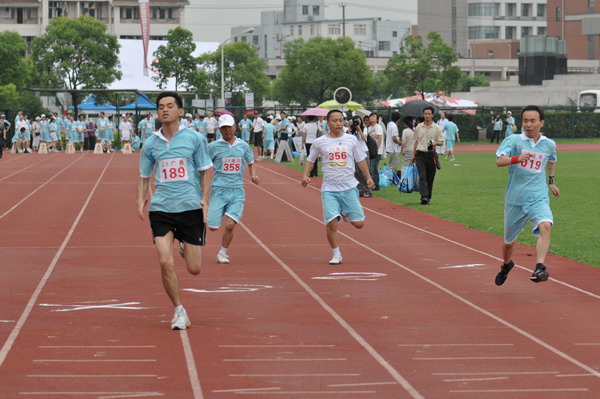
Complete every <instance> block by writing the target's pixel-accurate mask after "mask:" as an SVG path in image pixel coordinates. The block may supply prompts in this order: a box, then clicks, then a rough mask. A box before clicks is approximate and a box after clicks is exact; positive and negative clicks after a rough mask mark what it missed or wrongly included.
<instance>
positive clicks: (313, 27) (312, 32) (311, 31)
mask: <svg viewBox="0 0 600 399" xmlns="http://www.w3.org/2000/svg"><path fill="white" fill-rule="evenodd" d="M310 35H311V36H314V35H315V26H314V25H311V26H310Z"/></svg>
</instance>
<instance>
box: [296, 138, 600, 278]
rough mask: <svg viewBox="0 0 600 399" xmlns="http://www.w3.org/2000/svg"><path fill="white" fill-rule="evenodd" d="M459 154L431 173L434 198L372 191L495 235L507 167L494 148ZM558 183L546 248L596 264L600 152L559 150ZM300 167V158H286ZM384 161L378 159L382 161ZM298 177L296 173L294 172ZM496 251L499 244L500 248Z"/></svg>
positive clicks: (525, 237) (599, 254)
mask: <svg viewBox="0 0 600 399" xmlns="http://www.w3.org/2000/svg"><path fill="white" fill-rule="evenodd" d="M458 151H459V152H458V153H457V160H456V161H454V162H448V161H444V160H443V159H442V162H443V164H442V169H441V170H440V171H438V174H437V175H436V179H435V185H434V192H433V198H432V203H431V205H429V206H422V205H420V204H419V199H420V196H419V194H418V193H412V194H401V193H400V192H399V191H398V189H397V188H396V187H395V186H391V187H384V188H381V190H380V191H378V192H375V195H376V196H377V197H380V198H384V199H387V200H389V201H393V202H396V203H398V204H401V205H404V206H407V207H409V208H414V209H417V210H420V211H423V212H427V213H430V214H432V215H435V216H438V217H441V218H443V219H446V220H451V221H453V222H457V223H460V224H462V225H464V226H467V227H470V228H473V229H476V230H480V231H484V232H486V233H490V234H494V235H497V236H502V235H503V210H504V190H505V188H506V181H507V179H508V169H507V168H498V167H496V163H495V155H494V154H480V153H476V154H461V153H460V147H459V148H458ZM558 158H559V159H558V163H557V164H556V172H555V173H556V185H557V186H558V188H559V189H560V191H561V196H560V197H559V198H554V197H553V196H552V195H550V203H551V207H552V211H553V213H554V228H553V231H552V243H551V245H550V252H552V253H555V254H558V255H561V256H564V257H566V258H570V259H574V260H577V261H579V262H583V263H587V264H590V265H593V266H596V267H600V245H599V243H598V239H599V234H598V231H599V230H600V229H599V226H600V206H599V205H598V201H600V185H599V184H597V182H598V180H599V179H598V177H597V175H598V170H600V154H598V153H596V152H563V153H560V152H559V154H558ZM285 165H288V166H290V167H293V168H295V169H297V170H301V166H300V165H299V164H298V159H294V163H293V164H292V163H285ZM382 165H383V163H380V166H382ZM298 178H300V175H299V176H298ZM530 226H531V225H530V224H527V226H526V228H525V231H523V232H522V233H521V235H520V236H519V242H520V243H523V244H526V245H531V246H534V245H535V237H533V236H532V235H531V233H530V231H531V227H530ZM498 255H500V248H499V249H498Z"/></svg>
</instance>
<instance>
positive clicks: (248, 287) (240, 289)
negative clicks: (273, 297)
mask: <svg viewBox="0 0 600 399" xmlns="http://www.w3.org/2000/svg"><path fill="white" fill-rule="evenodd" d="M269 288H273V286H271V285H263V284H229V285H226V286H223V287H219V288H216V289H214V290H207V289H198V288H183V289H182V291H188V292H197V293H202V294H214V293H233V292H234V293H244V292H255V291H260V290H266V289H269Z"/></svg>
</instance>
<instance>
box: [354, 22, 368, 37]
mask: <svg viewBox="0 0 600 399" xmlns="http://www.w3.org/2000/svg"><path fill="white" fill-rule="evenodd" d="M354 34H355V35H361V36H365V35H366V34H367V25H363V24H355V25H354Z"/></svg>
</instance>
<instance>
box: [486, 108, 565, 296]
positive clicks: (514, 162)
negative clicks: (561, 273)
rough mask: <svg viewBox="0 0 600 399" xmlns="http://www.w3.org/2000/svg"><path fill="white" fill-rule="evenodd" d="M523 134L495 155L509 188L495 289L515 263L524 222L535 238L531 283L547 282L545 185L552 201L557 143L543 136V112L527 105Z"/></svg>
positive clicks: (505, 143)
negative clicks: (519, 236) (534, 260)
mask: <svg viewBox="0 0 600 399" xmlns="http://www.w3.org/2000/svg"><path fill="white" fill-rule="evenodd" d="M522 119H523V128H524V130H525V131H524V133H521V134H513V135H510V136H508V137H506V138H505V139H504V141H503V142H502V144H500V148H498V151H496V156H497V159H496V166H499V167H503V166H508V168H509V169H508V185H507V187H506V193H505V194H504V200H505V206H504V245H503V246H502V258H503V264H502V266H501V268H500V272H499V273H498V275H497V276H496V281H495V282H496V285H502V284H504V282H505V281H506V278H507V277H508V273H509V272H510V271H511V269H512V268H513V266H514V265H515V263H514V262H513V260H512V259H511V257H512V253H513V249H514V246H515V242H516V241H517V237H518V235H519V233H520V232H521V230H523V227H524V226H525V223H527V220H530V221H531V224H532V225H533V231H532V233H533V235H535V236H537V237H538V239H537V244H536V247H535V249H536V265H535V270H534V271H533V274H532V275H531V281H533V282H534V283H539V282H542V281H546V280H548V277H549V274H548V271H547V270H546V266H545V265H544V261H545V259H546V254H547V253H548V249H549V248H550V231H551V230H552V225H553V223H554V220H553V216H552V211H551V210H550V201H549V198H548V186H546V174H545V173H544V169H545V170H546V171H547V172H548V185H549V186H550V191H552V194H553V195H554V196H555V197H558V196H560V191H559V190H558V187H556V184H554V166H555V163H556V143H555V142H554V141H553V140H551V139H549V138H547V137H546V136H544V135H543V134H542V133H541V131H540V130H541V129H542V127H543V126H544V111H542V109H541V108H540V107H538V106H536V105H528V106H527V107H525V108H524V109H523V113H522Z"/></svg>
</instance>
